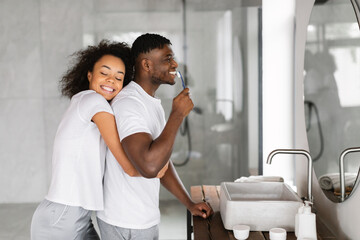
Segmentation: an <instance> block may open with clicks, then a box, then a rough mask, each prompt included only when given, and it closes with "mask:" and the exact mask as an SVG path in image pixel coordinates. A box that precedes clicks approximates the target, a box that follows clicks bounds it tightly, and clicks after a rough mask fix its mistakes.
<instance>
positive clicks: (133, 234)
mask: <svg viewBox="0 0 360 240" xmlns="http://www.w3.org/2000/svg"><path fill="white" fill-rule="evenodd" d="M97 223H98V225H99V229H100V235H101V239H103V240H158V239H159V227H158V225H155V226H153V227H151V228H148V229H128V228H121V227H116V226H113V225H110V224H108V223H106V222H104V221H103V220H101V219H100V218H97Z"/></svg>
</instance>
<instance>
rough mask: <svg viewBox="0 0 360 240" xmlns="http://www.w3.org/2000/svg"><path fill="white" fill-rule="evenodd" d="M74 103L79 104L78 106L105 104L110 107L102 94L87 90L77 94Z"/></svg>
mask: <svg viewBox="0 0 360 240" xmlns="http://www.w3.org/2000/svg"><path fill="white" fill-rule="evenodd" d="M71 100H72V101H74V102H78V104H80V105H83V104H86V105H89V104H91V105H92V104H95V105H99V104H104V105H109V103H108V101H107V100H106V99H105V98H104V97H103V96H101V94H99V93H97V92H95V91H94V90H85V91H81V92H79V93H77V94H76V95H74V96H73V97H72V99H71Z"/></svg>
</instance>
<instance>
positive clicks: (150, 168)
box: [122, 88, 194, 178]
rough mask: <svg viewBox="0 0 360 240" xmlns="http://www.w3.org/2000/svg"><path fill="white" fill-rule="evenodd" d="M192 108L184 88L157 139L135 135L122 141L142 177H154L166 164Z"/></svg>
mask: <svg viewBox="0 0 360 240" xmlns="http://www.w3.org/2000/svg"><path fill="white" fill-rule="evenodd" d="M193 107H194V104H193V102H192V101H191V99H190V97H189V89H188V88H186V89H184V90H183V91H182V92H181V93H180V94H179V95H178V96H176V97H175V98H174V100H173V105H172V110H171V113H170V116H169V119H168V121H167V123H166V125H165V128H164V129H163V131H162V132H161V134H160V136H159V137H158V138H156V139H155V140H154V139H152V137H151V135H150V134H148V133H135V134H132V135H130V136H128V137H126V138H124V139H123V140H122V145H123V148H124V150H125V153H126V155H127V156H128V158H129V160H130V161H131V162H132V163H133V164H134V166H135V168H136V169H137V170H138V171H139V172H140V174H141V175H142V176H144V177H146V178H153V177H156V175H157V174H158V172H159V171H160V170H161V169H162V168H163V167H164V166H165V165H166V164H167V163H168V161H169V159H170V156H171V152H172V148H173V145H174V142H175V138H176V134H177V131H178V129H179V127H180V125H181V123H182V121H183V119H184V118H185V117H186V116H187V115H188V114H189V112H190V111H191V109H192V108H193Z"/></svg>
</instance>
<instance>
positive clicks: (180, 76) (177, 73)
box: [176, 71, 186, 89]
mask: <svg viewBox="0 0 360 240" xmlns="http://www.w3.org/2000/svg"><path fill="white" fill-rule="evenodd" d="M176 75H177V76H178V78H180V79H181V84H182V86H183V88H184V89H185V88H186V87H185V82H184V79H183V77H182V75H181V73H180V71H176Z"/></svg>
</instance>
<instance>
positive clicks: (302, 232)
mask: <svg viewBox="0 0 360 240" xmlns="http://www.w3.org/2000/svg"><path fill="white" fill-rule="evenodd" d="M311 204H312V202H309V201H305V205H304V206H302V207H300V208H299V210H298V213H297V214H296V216H295V236H297V239H298V240H301V239H312V240H317V234H316V216H315V214H314V213H312V212H311V206H310V205H311Z"/></svg>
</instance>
